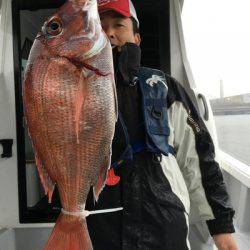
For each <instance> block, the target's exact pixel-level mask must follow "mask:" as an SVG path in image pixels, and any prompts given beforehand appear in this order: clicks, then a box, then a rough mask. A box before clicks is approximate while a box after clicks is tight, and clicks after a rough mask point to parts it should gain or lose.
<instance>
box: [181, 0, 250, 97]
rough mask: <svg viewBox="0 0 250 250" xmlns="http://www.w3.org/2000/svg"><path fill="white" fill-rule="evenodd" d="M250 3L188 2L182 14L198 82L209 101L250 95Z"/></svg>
mask: <svg viewBox="0 0 250 250" xmlns="http://www.w3.org/2000/svg"><path fill="white" fill-rule="evenodd" d="M249 12H250V0H185V2H184V8H183V13H182V20H183V29H184V36H185V42H186V49H187V55H188V59H189V62H190V65H191V68H192V71H193V74H194V78H195V82H196V84H197V85H198V86H199V89H200V90H201V91H204V93H206V94H207V95H208V96H209V97H210V98H212V97H219V90H220V79H222V80H223V82H224V93H225V96H231V95H238V94H243V93H250V63H249V61H250V15H249Z"/></svg>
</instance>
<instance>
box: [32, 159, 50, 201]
mask: <svg viewBox="0 0 250 250" xmlns="http://www.w3.org/2000/svg"><path fill="white" fill-rule="evenodd" d="M35 157H36V166H37V170H38V173H39V177H40V180H41V183H42V185H43V188H44V192H45V194H46V195H47V197H48V200H49V203H51V200H52V195H53V192H54V188H55V183H54V182H53V181H52V180H51V178H50V176H49V174H48V172H47V170H46V169H45V167H44V166H43V164H42V161H41V159H40V158H39V156H38V155H36V156H35Z"/></svg>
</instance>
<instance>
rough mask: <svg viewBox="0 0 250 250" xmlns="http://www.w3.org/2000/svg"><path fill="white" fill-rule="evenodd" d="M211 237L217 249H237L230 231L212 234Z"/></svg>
mask: <svg viewBox="0 0 250 250" xmlns="http://www.w3.org/2000/svg"><path fill="white" fill-rule="evenodd" d="M213 239H214V242H215V245H216V247H217V248H218V250H239V249H238V247H237V245H236V242H235V240H234V239H233V237H232V235H231V234H230V233H227V234H217V235H214V236H213Z"/></svg>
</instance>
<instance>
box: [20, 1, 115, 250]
mask: <svg viewBox="0 0 250 250" xmlns="http://www.w3.org/2000/svg"><path fill="white" fill-rule="evenodd" d="M112 61H113V60H112V51H111V46H110V44H109V42H108V39H107V37H106V36H105V34H104V32H103V31H102V29H101V26H100V19H99V16H98V13H97V4H96V0H91V1H87V0H85V1H84V0H71V1H70V0H69V1H68V2H67V3H65V4H64V5H63V6H62V7H61V8H60V9H59V10H58V12H56V13H55V14H54V15H53V16H51V17H50V18H48V20H47V21H46V22H45V24H44V26H43V28H42V30H41V32H40V33H39V34H38V35H37V37H36V39H35V42H34V44H33V46H32V49H31V52H30V56H29V60H28V64H27V69H26V73H25V80H24V86H23V99H24V110H25V117H26V121H27V126H28V131H29V134H30V136H31V139H32V143H33V147H34V150H35V154H36V162H37V168H38V171H39V175H40V178H41V182H42V184H43V186H44V188H45V193H46V194H47V195H48V197H49V201H50V200H51V197H52V193H53V189H54V185H57V187H58V190H59V194H60V200H61V204H62V207H63V209H64V211H66V212H67V213H61V214H60V215H59V218H58V220H57V222H56V225H55V227H54V229H53V232H52V234H51V236H50V239H49V241H48V242H47V244H46V247H45V249H46V250H50V249H53V250H56V249H76V250H78V249H79V250H80V249H92V244H91V241H90V238H89V235H88V231H87V224H86V220H85V218H84V216H81V213H80V212H82V211H84V209H85V202H86V199H87V195H88V192H89V190H90V188H91V187H93V190H94V194H95V198H96V200H97V199H98V196H99V194H100V192H101V190H102V188H103V186H104V184H105V180H106V175H107V170H108V168H109V166H110V156H111V143H112V139H113V136H114V129H115V122H116V120H117V101H116V91H115V83H114V75H113V65H112Z"/></svg>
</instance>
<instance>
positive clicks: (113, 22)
mask: <svg viewBox="0 0 250 250" xmlns="http://www.w3.org/2000/svg"><path fill="white" fill-rule="evenodd" d="M101 24H102V28H103V30H104V32H105V33H106V34H107V36H108V38H109V41H110V43H111V45H112V47H115V46H118V48H119V47H121V46H123V45H124V44H125V43H127V42H129V43H135V44H137V45H138V46H139V45H140V42H141V39H140V34H139V33H134V31H133V22H132V20H131V19H130V18H129V17H123V16H121V15H119V14H118V13H115V12H113V11H109V12H105V13H103V14H101Z"/></svg>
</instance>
